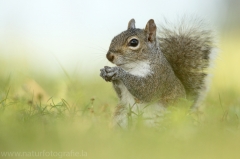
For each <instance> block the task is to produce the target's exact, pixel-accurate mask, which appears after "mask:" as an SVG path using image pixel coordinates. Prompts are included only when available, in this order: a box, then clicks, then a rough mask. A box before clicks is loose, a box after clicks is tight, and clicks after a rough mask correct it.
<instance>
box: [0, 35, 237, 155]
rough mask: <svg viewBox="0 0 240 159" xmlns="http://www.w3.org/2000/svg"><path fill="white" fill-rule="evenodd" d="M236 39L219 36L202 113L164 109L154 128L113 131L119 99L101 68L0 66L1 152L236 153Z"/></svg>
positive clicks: (179, 109)
mask: <svg viewBox="0 0 240 159" xmlns="http://www.w3.org/2000/svg"><path fill="white" fill-rule="evenodd" d="M239 42H240V40H239V39H238V40H236V39H234V40H233V39H232V38H228V39H227V38H224V39H223V40H222V41H221V43H220V49H221V50H220V52H221V54H220V55H219V57H218V58H217V61H216V65H215V69H214V70H213V74H214V76H213V82H212V84H211V90H210V92H209V93H208V95H207V98H206V100H205V102H204V106H205V109H204V111H203V113H202V114H189V112H188V107H185V106H180V107H170V108H169V111H171V113H168V114H166V116H165V117H164V119H163V121H162V124H161V125H160V126H159V127H158V128H148V127H145V126H144V125H142V124H141V122H139V124H137V125H136V126H134V127H132V128H131V129H129V130H120V129H111V128H110V127H109V124H110V121H111V114H112V112H113V110H114V106H115V105H116V104H117V97H116V95H115V93H114V91H113V89H112V87H111V84H110V83H106V82H105V81H103V80H101V78H100V77H98V74H99V73H96V75H93V76H90V77H87V78H85V79H83V78H82V77H81V76H75V77H66V76H54V77H51V76H50V77H49V76H47V75H44V74H40V75H39V74H36V73H32V72H31V71H29V72H28V76H26V75H22V74H21V73H20V74H19V72H21V70H20V71H19V72H13V73H12V74H10V75H9V74H7V73H6V70H4V69H0V88H1V89H0V153H1V154H0V156H1V157H0V158H26V157H29V158H34V157H37V156H38V158H93V159H101V158H104V159H106V158H109V159H118V158H119V159H122V158H138V159H141V158H142V159H145V158H163V159H167V158H184V159H187V158H189V159H193V158H194V159H198V158H199V159H203V158H204V159H207V158H209V159H214V158H217V159H225V158H231V159H233V158H239V156H240V152H239V147H240V96H239V94H240V84H239V81H240V74H239V70H238V68H237V67H238V65H239V64H238V63H239V59H240V54H239V52H240V50H239V49H238V48H237V46H238V44H239ZM5 63H6V62H5ZM2 64H3V65H4V62H2ZM26 67H27V66H26ZM26 70H29V69H28V68H25V69H24V71H26ZM22 71H23V70H22ZM69 78H70V79H69ZM6 153H11V154H7V155H9V156H11V155H12V157H9V156H8V157H6V156H5V157H4V155H6ZM17 153H18V154H17Z"/></svg>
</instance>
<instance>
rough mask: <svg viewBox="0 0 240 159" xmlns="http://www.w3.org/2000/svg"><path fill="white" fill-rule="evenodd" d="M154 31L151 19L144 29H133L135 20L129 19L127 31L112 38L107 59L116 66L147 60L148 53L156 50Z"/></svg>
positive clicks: (154, 26)
mask: <svg viewBox="0 0 240 159" xmlns="http://www.w3.org/2000/svg"><path fill="white" fill-rule="evenodd" d="M156 30H157V27H156V25H155V23H154V20H153V19H150V20H149V21H148V22H147V25H146V27H145V29H138V28H135V20H134V19H131V20H130V21H129V23H128V28H127V30H126V31H123V32H122V33H120V34H119V35H117V36H115V37H114V38H113V40H112V42H111V44H110V47H109V50H108V53H107V55H106V57H107V59H108V60H109V61H110V62H112V63H114V64H116V65H117V66H121V65H123V66H124V65H126V64H131V63H136V62H137V61H144V60H148V59H149V58H148V56H149V55H150V53H155V52H156V51H157V50H158V44H157V42H156Z"/></svg>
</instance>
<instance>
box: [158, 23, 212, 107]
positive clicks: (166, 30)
mask: <svg viewBox="0 0 240 159" xmlns="http://www.w3.org/2000/svg"><path fill="white" fill-rule="evenodd" d="M172 26H173V25H172ZM158 40H159V45H160V49H161V51H162V52H163V54H164V56H165V57H166V59H167V60H168V62H169V63H170V65H171V67H172V69H173V71H174V73H175V75H176V76H177V77H178V79H179V80H180V81H181V82H182V84H183V86H184V88H185V91H186V95H187V98H188V99H192V100H194V101H195V103H196V104H197V102H198V99H199V98H203V97H202V96H203V95H204V94H205V93H206V91H207V89H208V85H207V80H208V78H207V77H208V75H209V74H208V68H209V67H210V64H211V62H212V57H213V53H214V45H215V44H214V36H213V33H212V31H211V30H208V29H205V28H204V26H203V25H202V22H201V21H194V22H193V23H192V24H189V23H188V24H187V23H186V22H184V21H182V22H181V23H180V25H179V26H178V27H166V26H161V27H160V29H159V34H158Z"/></svg>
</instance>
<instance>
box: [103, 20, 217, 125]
mask: <svg viewBox="0 0 240 159" xmlns="http://www.w3.org/2000/svg"><path fill="white" fill-rule="evenodd" d="M213 50H214V36H213V35H212V32H211V30H207V29H203V28H201V27H198V26H192V27H185V26H179V27H178V28H174V29H170V28H166V27H161V28H160V31H159V35H158V36H157V27H156V25H155V22H154V20H153V19H150V20H149V21H148V22H147V24H146V27H145V29H138V28H136V27H135V20H134V19H131V20H130V21H129V23H128V28H127V30H126V31H123V32H122V33H120V34H119V35H117V36H115V37H114V38H113V40H112V42H111V44H110V47H109V50H108V52H107V54H106V57H107V59H108V60H109V61H110V62H112V63H113V64H115V65H116V67H108V66H105V67H104V68H102V69H101V70H100V71H101V73H100V76H101V77H102V78H103V79H105V80H106V81H109V82H112V84H113V87H114V89H115V91H116V93H117V95H118V97H119V99H120V102H119V104H118V106H117V107H116V110H115V113H114V124H115V125H120V126H122V127H126V126H127V125H128V124H129V123H128V116H129V108H131V112H133V113H134V114H136V113H137V112H139V110H141V113H142V115H143V117H144V118H145V119H146V121H147V123H150V124H154V123H155V122H156V120H155V119H154V118H156V117H157V116H159V115H160V114H161V112H163V111H164V110H165V107H167V106H169V105H172V104H174V103H176V102H177V101H178V100H179V99H180V98H187V99H191V100H193V101H194V104H193V106H192V109H197V108H198V107H199V105H200V102H201V100H202V99H203V98H204V95H205V94H206V91H207V89H208V86H207V82H206V81H207V76H208V74H207V73H206V72H205V70H206V69H207V68H208V67H209V65H210V62H211V58H210V57H211V55H212V52H213Z"/></svg>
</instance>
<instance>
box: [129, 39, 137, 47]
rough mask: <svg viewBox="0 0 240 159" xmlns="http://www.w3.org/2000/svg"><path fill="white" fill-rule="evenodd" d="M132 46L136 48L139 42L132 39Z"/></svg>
mask: <svg viewBox="0 0 240 159" xmlns="http://www.w3.org/2000/svg"><path fill="white" fill-rule="evenodd" d="M129 45H130V46H133V47H136V46H137V45H138V40H137V39H132V40H131V41H130V43H129Z"/></svg>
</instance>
